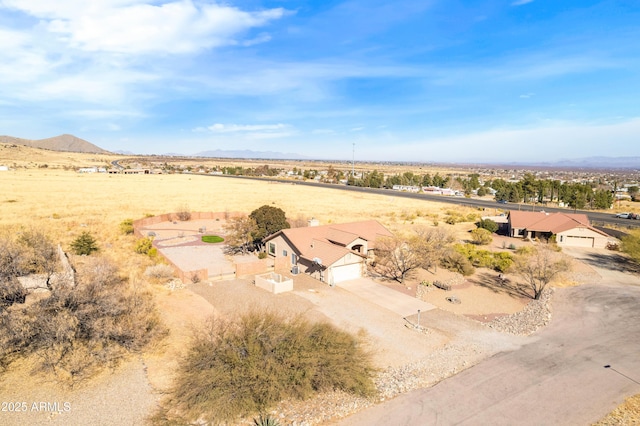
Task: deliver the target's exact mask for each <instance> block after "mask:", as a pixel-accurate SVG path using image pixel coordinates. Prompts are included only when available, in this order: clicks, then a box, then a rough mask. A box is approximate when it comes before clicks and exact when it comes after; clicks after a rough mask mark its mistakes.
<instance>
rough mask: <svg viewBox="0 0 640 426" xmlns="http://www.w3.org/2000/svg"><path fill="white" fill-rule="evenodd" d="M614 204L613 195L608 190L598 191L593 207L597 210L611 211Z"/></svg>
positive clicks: (594, 196) (594, 197)
mask: <svg viewBox="0 0 640 426" xmlns="http://www.w3.org/2000/svg"><path fill="white" fill-rule="evenodd" d="M612 204H613V193H611V191H608V190H606V189H598V190H596V192H595V194H594V195H593V207H594V208H596V209H601V210H605V209H610V208H611V205H612Z"/></svg>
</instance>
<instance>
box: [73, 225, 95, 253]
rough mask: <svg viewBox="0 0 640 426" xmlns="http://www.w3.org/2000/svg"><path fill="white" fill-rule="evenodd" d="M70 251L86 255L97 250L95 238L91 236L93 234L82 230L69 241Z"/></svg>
mask: <svg viewBox="0 0 640 426" xmlns="http://www.w3.org/2000/svg"><path fill="white" fill-rule="evenodd" d="M71 251H73V252H74V253H75V254H77V255H79V256H82V255H87V256H88V255H90V254H91V253H93V252H95V251H98V245H97V243H96V239H95V238H93V236H92V235H91V234H90V233H89V232H87V231H84V232H82V234H80V236H79V237H78V238H76V239H75V240H73V242H72V243H71Z"/></svg>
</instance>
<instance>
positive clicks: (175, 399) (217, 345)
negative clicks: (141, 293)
mask: <svg viewBox="0 0 640 426" xmlns="http://www.w3.org/2000/svg"><path fill="white" fill-rule="evenodd" d="M371 374H372V368H371V367H370V361H369V356H368V355H367V354H366V353H365V352H364V351H363V350H362V348H361V346H360V344H359V342H358V340H357V339H356V338H355V337H354V336H352V335H350V334H348V333H346V332H343V331H341V330H338V329H336V328H335V327H334V326H332V325H330V324H324V323H318V324H310V323H308V322H306V321H304V320H302V319H301V318H299V317H298V318H288V319H287V318H284V317H281V316H278V315H276V314H273V313H266V312H253V313H249V314H246V315H244V316H242V317H240V318H239V319H238V320H236V321H234V322H230V321H224V320H220V319H216V320H213V319H212V320H211V321H210V322H209V324H208V326H207V327H206V329H205V330H203V331H201V332H200V333H198V334H197V335H196V336H195V337H194V339H193V342H192V344H191V346H190V348H189V349H188V352H187V354H186V356H185V357H184V359H183V360H182V362H181V363H180V366H179V367H178V371H177V374H176V379H175V382H174V384H173V386H172V388H171V390H170V392H169V397H168V399H167V400H165V401H164V403H163V406H164V407H166V408H162V409H160V410H159V411H158V412H157V413H156V415H155V416H154V418H153V419H152V422H153V423H154V424H158V423H175V424H187V423H190V422H191V421H195V420H196V419H197V420H199V421H205V422H209V423H213V424H219V423H222V422H232V421H234V420H236V419H237V418H238V417H239V416H246V415H251V414H255V413H264V412H265V410H266V409H267V408H268V407H270V406H273V405H275V404H277V403H278V402H279V401H281V400H283V399H290V398H296V399H306V398H309V397H311V396H313V395H314V394H315V393H316V392H320V391H326V390H333V389H340V390H343V391H346V392H350V393H354V394H358V395H363V396H369V395H372V394H373V393H374V385H373V381H372V379H371Z"/></svg>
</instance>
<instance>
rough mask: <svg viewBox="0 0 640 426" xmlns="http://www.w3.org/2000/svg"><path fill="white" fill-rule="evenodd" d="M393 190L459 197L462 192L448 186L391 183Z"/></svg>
mask: <svg viewBox="0 0 640 426" xmlns="http://www.w3.org/2000/svg"><path fill="white" fill-rule="evenodd" d="M392 189H393V190H394V191H402V192H423V193H425V194H433V195H447V196H450V197H461V196H463V195H464V194H463V193H462V192H460V191H454V190H453V189H450V188H440V187H437V186H412V185H393V187H392Z"/></svg>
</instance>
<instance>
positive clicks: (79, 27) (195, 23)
mask: <svg viewBox="0 0 640 426" xmlns="http://www.w3.org/2000/svg"><path fill="white" fill-rule="evenodd" d="M1 4H2V5H3V6H5V7H8V8H12V9H16V10H19V11H22V12H24V13H26V14H29V15H31V16H34V17H36V18H38V19H41V20H42V21H43V24H44V28H45V29H46V31H48V32H49V33H51V34H53V35H54V36H56V37H57V39H58V41H60V42H62V43H64V44H65V45H67V46H70V47H72V48H77V49H80V50H84V51H90V52H97V51H103V52H114V53H126V54H148V53H152V54H167V53H168V54H175V53H193V52H197V51H200V50H202V49H210V48H214V47H219V46H224V45H230V44H237V43H238V41H237V40H236V37H241V36H242V35H243V34H244V33H245V32H246V31H248V30H249V29H251V28H255V27H261V26H264V25H266V24H267V23H269V22H270V21H273V20H276V19H279V18H281V17H283V16H284V15H285V14H286V13H288V12H286V11H285V10H284V9H282V8H275V9H265V10H261V11H256V12H247V11H243V10H240V9H238V8H236V7H232V6H227V5H219V4H215V3H214V4H206V3H200V2H195V3H194V2H193V1H191V0H178V1H171V2H164V3H159V4H158V2H151V1H139V0H137V1H136V0H114V1H105V0H102V1H97V2H96V1H85V0H57V1H46V0H45V1H43V0H37V1H29V2H26V1H23V0H4V1H3V2H2V3H1ZM267 40H268V35H266V34H263V35H260V36H259V37H257V38H255V39H253V40H250V41H249V42H248V43H250V44H251V43H253V44H255V43H258V42H264V41H267Z"/></svg>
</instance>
